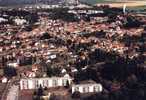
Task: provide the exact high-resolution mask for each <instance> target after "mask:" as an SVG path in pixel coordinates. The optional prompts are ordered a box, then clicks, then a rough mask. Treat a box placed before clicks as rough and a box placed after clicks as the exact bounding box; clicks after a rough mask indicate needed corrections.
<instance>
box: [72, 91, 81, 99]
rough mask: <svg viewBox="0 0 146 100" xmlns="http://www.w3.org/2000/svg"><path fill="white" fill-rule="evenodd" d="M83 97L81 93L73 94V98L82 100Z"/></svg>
mask: <svg viewBox="0 0 146 100" xmlns="http://www.w3.org/2000/svg"><path fill="white" fill-rule="evenodd" d="M80 97H81V93H80V92H79V91H75V92H74V93H73V94H72V98H75V99H77V98H80Z"/></svg>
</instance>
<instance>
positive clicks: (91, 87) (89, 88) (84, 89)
mask: <svg viewBox="0 0 146 100" xmlns="http://www.w3.org/2000/svg"><path fill="white" fill-rule="evenodd" d="M102 90H103V88H102V85H101V84H80V85H73V86H72V93H74V92H76V91H78V92H80V93H94V92H95V93H96V92H97V93H98V92H102Z"/></svg>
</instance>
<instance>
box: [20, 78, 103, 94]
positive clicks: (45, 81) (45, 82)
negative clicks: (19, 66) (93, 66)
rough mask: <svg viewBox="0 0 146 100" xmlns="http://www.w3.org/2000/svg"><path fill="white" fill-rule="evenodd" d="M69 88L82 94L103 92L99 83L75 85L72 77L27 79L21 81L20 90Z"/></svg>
mask: <svg viewBox="0 0 146 100" xmlns="http://www.w3.org/2000/svg"><path fill="white" fill-rule="evenodd" d="M40 86H42V87H43V88H45V87H47V88H53V87H64V86H69V87H70V88H71V92H72V93H74V92H76V91H78V92H80V93H99V92H102V90H103V89H102V85H101V84H97V83H94V82H92V83H85V84H73V82H72V78H70V77H51V78H26V79H21V80H20V90H29V89H37V88H39V87H40Z"/></svg>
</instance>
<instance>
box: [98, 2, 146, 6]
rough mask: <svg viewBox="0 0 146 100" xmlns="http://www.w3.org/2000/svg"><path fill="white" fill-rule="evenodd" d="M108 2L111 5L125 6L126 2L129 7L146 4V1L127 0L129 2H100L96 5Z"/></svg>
mask: <svg viewBox="0 0 146 100" xmlns="http://www.w3.org/2000/svg"><path fill="white" fill-rule="evenodd" d="M102 4H107V5H109V6H111V7H123V5H124V4H126V5H127V7H138V6H145V5H146V1H127V2H113V3H98V4H96V5H102Z"/></svg>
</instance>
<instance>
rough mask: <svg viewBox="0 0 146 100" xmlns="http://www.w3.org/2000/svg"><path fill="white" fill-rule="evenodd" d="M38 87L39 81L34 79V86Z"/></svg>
mask: <svg viewBox="0 0 146 100" xmlns="http://www.w3.org/2000/svg"><path fill="white" fill-rule="evenodd" d="M38 87H39V81H38V80H35V88H38Z"/></svg>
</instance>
